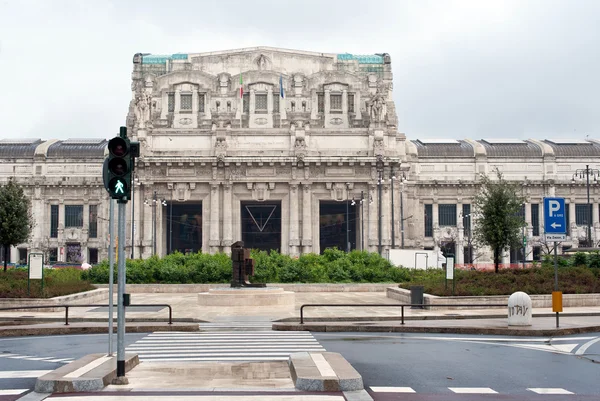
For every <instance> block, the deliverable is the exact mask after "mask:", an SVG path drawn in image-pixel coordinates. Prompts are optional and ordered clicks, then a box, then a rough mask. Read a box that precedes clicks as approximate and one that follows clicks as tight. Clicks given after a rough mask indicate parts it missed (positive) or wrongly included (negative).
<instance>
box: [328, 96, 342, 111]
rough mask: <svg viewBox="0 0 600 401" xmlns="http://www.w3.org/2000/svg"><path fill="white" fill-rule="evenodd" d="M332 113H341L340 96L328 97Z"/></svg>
mask: <svg viewBox="0 0 600 401" xmlns="http://www.w3.org/2000/svg"><path fill="white" fill-rule="evenodd" d="M329 99H330V102H331V110H332V111H342V95H330V96H329Z"/></svg>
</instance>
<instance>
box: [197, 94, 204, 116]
mask: <svg viewBox="0 0 600 401" xmlns="http://www.w3.org/2000/svg"><path fill="white" fill-rule="evenodd" d="M205 96H206V95H205V94H204V93H199V94H198V112H200V113H204V102H205V100H204V99H205Z"/></svg>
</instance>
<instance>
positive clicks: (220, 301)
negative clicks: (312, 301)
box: [198, 287, 296, 307]
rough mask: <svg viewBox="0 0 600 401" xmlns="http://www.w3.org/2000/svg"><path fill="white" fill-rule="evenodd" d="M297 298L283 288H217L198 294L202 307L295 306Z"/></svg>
mask: <svg viewBox="0 0 600 401" xmlns="http://www.w3.org/2000/svg"><path fill="white" fill-rule="evenodd" d="M295 301H296V296H295V294H294V293H293V292H291V291H284V290H283V288H273V287H265V288H243V287H242V288H226V287H223V288H215V289H212V290H209V291H208V292H201V293H199V294H198V304H199V305H202V306H242V307H243V306H291V307H293V306H294V303H295Z"/></svg>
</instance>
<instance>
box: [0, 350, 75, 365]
mask: <svg viewBox="0 0 600 401" xmlns="http://www.w3.org/2000/svg"><path fill="white" fill-rule="evenodd" d="M2 358H6V359H22V360H24V361H40V362H53V363H64V364H67V363H70V362H73V361H74V358H57V357H54V356H37V355H21V354H13V353H4V354H0V360H1V359H2Z"/></svg>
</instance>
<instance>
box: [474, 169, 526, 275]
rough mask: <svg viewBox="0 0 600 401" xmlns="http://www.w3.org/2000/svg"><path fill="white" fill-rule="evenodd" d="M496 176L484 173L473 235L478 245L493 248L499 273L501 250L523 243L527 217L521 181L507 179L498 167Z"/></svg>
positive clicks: (478, 195)
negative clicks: (522, 232)
mask: <svg viewBox="0 0 600 401" xmlns="http://www.w3.org/2000/svg"><path fill="white" fill-rule="evenodd" d="M496 178H497V179H496V180H492V179H491V178H490V177H488V176H484V175H482V176H481V188H480V190H479V192H478V193H477V195H476V196H475V198H474V199H473V206H474V209H475V214H476V215H477V224H476V226H475V228H474V230H473V238H474V240H475V242H476V243H477V244H478V246H489V247H490V248H491V249H492V251H493V253H494V266H495V270H496V273H497V272H498V266H499V264H500V257H501V256H502V251H503V250H504V249H506V248H509V247H511V246H522V245H521V241H522V240H523V238H522V234H521V229H522V228H523V227H524V226H525V219H524V216H521V215H520V211H521V207H522V205H523V204H524V202H525V198H524V197H523V196H521V195H520V193H521V186H520V184H518V183H510V182H508V181H506V180H505V179H504V177H503V176H502V173H501V172H500V171H499V170H496Z"/></svg>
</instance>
